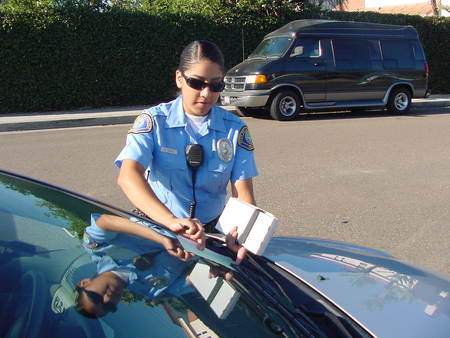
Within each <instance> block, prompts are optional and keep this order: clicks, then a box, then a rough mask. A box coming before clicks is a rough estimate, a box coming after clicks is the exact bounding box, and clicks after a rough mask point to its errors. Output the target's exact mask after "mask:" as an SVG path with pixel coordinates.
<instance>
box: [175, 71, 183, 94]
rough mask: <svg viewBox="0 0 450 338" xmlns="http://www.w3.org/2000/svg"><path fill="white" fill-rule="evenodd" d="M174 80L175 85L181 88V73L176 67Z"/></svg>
mask: <svg viewBox="0 0 450 338" xmlns="http://www.w3.org/2000/svg"><path fill="white" fill-rule="evenodd" d="M175 82H176V83H177V87H178V88H179V89H181V85H182V84H183V75H181V71H179V70H178V69H177V70H176V71H175Z"/></svg>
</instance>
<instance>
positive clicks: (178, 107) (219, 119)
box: [166, 95, 226, 132]
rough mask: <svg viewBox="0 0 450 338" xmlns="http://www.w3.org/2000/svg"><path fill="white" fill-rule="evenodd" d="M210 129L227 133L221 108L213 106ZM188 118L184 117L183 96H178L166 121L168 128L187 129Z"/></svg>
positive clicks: (209, 123)
mask: <svg viewBox="0 0 450 338" xmlns="http://www.w3.org/2000/svg"><path fill="white" fill-rule="evenodd" d="M208 119H209V121H208V127H209V129H214V130H218V131H222V132H225V131H226V128H225V123H224V121H223V113H222V111H221V109H220V108H218V107H217V106H216V105H213V106H212V108H211V111H210V112H209V114H208ZM186 122H187V121H186V117H185V115H184V109H183V100H182V98H181V95H180V96H178V97H177V98H176V99H175V100H174V101H173V103H172V105H171V107H170V110H169V114H168V117H167V119H166V123H167V126H168V127H169V128H175V127H185V126H186Z"/></svg>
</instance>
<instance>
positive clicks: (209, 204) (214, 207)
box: [115, 96, 258, 223]
mask: <svg viewBox="0 0 450 338" xmlns="http://www.w3.org/2000/svg"><path fill="white" fill-rule="evenodd" d="M221 139H228V140H229V141H227V142H226V143H227V144H229V145H230V150H231V152H232V156H231V157H228V158H227V157H226V156H223V151H221V150H220V149H221V148H220V147H219V148H218V141H219V140H221ZM222 141H223V140H222ZM197 143H198V144H200V145H202V147H203V150H204V158H203V164H202V165H201V166H200V168H198V170H197V174H196V175H197V176H196V183H195V197H196V200H197V207H196V214H195V217H197V218H199V219H200V221H201V222H203V223H208V222H210V221H212V220H213V219H215V218H216V217H217V216H219V215H220V213H221V212H222V210H223V207H224V206H225V200H226V193H227V185H228V182H230V181H231V182H235V181H238V180H245V179H248V178H252V177H254V176H257V175H258V171H257V169H256V164H255V160H254V155H253V149H254V147H253V143H252V140H251V137H250V134H249V133H248V129H247V126H246V125H245V124H244V123H243V122H242V121H241V119H240V118H239V117H237V116H235V115H233V114H231V113H230V112H228V111H226V110H225V109H222V108H220V107H218V106H213V107H212V109H211V112H210V113H209V114H208V117H207V119H206V121H205V123H204V124H203V125H202V126H201V128H200V129H199V130H198V132H197V133H195V132H194V131H193V130H192V128H191V127H190V125H189V123H187V119H186V116H185V114H184V110H183V103H182V99H181V96H180V97H178V98H177V99H176V100H174V101H172V102H169V103H163V104H160V105H158V106H155V107H152V108H150V109H146V110H145V111H144V112H143V114H141V115H140V116H139V117H138V118H137V119H136V122H135V124H134V125H133V128H132V129H131V130H130V132H129V134H128V136H127V142H126V145H125V147H124V148H123V150H122V151H121V153H120V154H119V156H118V157H117V159H116V161H115V164H116V166H118V167H120V166H121V165H122V161H123V160H125V159H132V160H135V161H137V162H139V163H140V164H141V165H142V166H143V167H144V168H145V169H146V170H149V176H148V181H149V184H150V186H151V188H152V189H153V191H154V192H155V194H156V196H157V197H158V198H159V200H160V201H161V202H162V203H163V204H164V205H166V206H167V207H168V209H169V210H170V211H171V212H172V213H173V214H174V215H175V216H176V217H179V218H184V217H188V216H189V207H190V205H191V202H193V192H192V173H191V170H190V169H189V167H188V165H187V163H186V156H185V148H186V146H187V145H188V144H197ZM222 144H223V142H222Z"/></svg>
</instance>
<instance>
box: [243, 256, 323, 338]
mask: <svg viewBox="0 0 450 338" xmlns="http://www.w3.org/2000/svg"><path fill="white" fill-rule="evenodd" d="M252 256H253V255H250V254H249V255H247V259H246V261H247V262H246V263H243V264H242V263H241V265H240V266H239V270H241V271H242V272H243V273H244V274H245V275H247V278H245V281H246V282H247V283H249V284H251V286H252V288H254V289H256V290H258V294H261V295H264V296H265V297H266V300H267V299H268V300H269V301H270V303H271V304H273V306H274V307H275V308H277V309H278V311H277V312H280V313H281V314H282V315H283V316H284V317H286V318H287V319H288V320H285V322H286V323H287V325H289V326H291V327H292V323H295V324H296V325H297V326H298V327H300V328H301V329H302V331H303V332H305V333H306V334H308V335H310V336H311V337H326V335H324V333H323V332H322V330H321V329H320V328H319V327H317V325H316V324H315V323H314V321H312V320H311V319H310V318H309V317H308V316H307V315H305V314H304V313H303V312H302V311H301V310H300V309H297V308H295V307H293V304H294V303H293V300H292V299H291V298H290V297H289V295H288V294H287V293H286V292H285V290H284V288H283V287H282V286H281V285H280V283H278V281H277V280H276V279H275V278H273V277H272V276H271V275H270V274H269V273H268V272H267V271H265V269H264V268H263V267H261V264H260V263H259V262H258V261H259V260H263V258H259V257H258V258H257V259H255V257H252ZM257 260H258V261H257ZM261 263H263V262H261ZM249 277H250V278H249ZM299 319H301V320H300V321H299ZM291 330H292V331H293V332H296V331H297V330H296V329H294V328H291Z"/></svg>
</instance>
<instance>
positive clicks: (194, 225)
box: [168, 218, 206, 250]
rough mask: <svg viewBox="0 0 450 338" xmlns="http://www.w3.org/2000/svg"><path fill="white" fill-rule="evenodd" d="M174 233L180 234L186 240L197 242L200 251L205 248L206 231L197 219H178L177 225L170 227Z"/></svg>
mask: <svg viewBox="0 0 450 338" xmlns="http://www.w3.org/2000/svg"><path fill="white" fill-rule="evenodd" d="M168 228H169V229H170V230H172V231H173V232H176V233H179V234H181V235H183V236H184V237H186V238H189V239H191V240H193V241H195V242H197V246H198V248H199V249H200V250H203V249H204V248H205V240H206V238H205V229H204V228H203V225H202V223H201V222H200V220H199V219H197V218H178V219H176V223H173V224H172V225H170V226H169V227H168Z"/></svg>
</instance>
